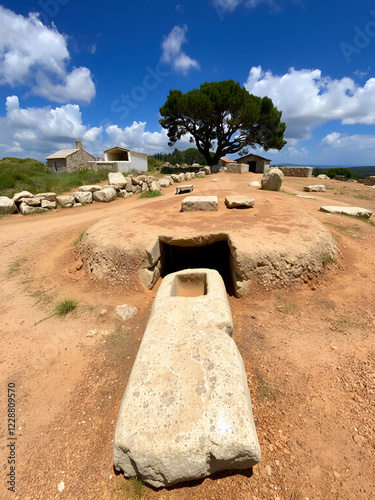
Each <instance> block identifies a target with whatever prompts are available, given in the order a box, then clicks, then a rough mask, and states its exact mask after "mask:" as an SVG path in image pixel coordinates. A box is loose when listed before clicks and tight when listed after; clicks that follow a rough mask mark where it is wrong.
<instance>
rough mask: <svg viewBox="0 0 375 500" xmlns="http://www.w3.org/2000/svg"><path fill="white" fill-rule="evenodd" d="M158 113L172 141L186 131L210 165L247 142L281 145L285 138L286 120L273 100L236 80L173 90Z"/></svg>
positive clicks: (172, 142)
mask: <svg viewBox="0 0 375 500" xmlns="http://www.w3.org/2000/svg"><path fill="white" fill-rule="evenodd" d="M160 114H161V116H162V117H163V118H161V119H160V120H159V122H160V124H161V126H162V127H163V128H165V129H167V130H168V137H169V146H173V145H174V144H175V143H176V142H177V141H178V140H179V139H181V137H183V136H184V135H185V134H188V135H190V142H192V143H193V142H195V144H196V146H197V149H198V151H199V152H200V153H201V154H202V155H203V156H204V157H205V159H206V162H207V164H208V165H215V164H217V162H218V161H219V159H220V158H221V157H222V156H225V155H227V154H231V153H237V152H239V151H241V150H243V149H244V148H245V147H246V146H250V147H253V148H255V147H256V146H261V147H263V149H264V150H266V151H267V150H268V149H270V148H273V149H278V150H280V149H281V148H282V147H283V146H284V145H285V144H286V141H285V140H284V132H285V128H286V125H285V123H283V122H281V121H280V120H281V111H278V109H277V108H276V107H275V106H274V105H273V102H272V100H271V99H270V98H269V97H263V98H261V97H257V96H254V95H252V94H250V93H249V92H248V91H247V90H246V89H245V88H244V87H241V85H240V84H239V83H235V82H234V81H233V80H225V81H221V82H205V83H203V84H202V85H201V86H200V88H199V89H193V90H190V91H189V92H186V93H185V94H183V93H182V92H181V91H180V90H170V92H169V95H168V97H167V100H166V102H165V104H164V105H163V106H162V107H161V108H160ZM215 145H216V151H215V154H214V155H213V156H212V155H211V154H210V151H212V150H215Z"/></svg>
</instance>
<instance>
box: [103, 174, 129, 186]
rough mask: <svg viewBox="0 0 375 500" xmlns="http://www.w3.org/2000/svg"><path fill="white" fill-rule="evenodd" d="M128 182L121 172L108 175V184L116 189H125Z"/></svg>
mask: <svg viewBox="0 0 375 500" xmlns="http://www.w3.org/2000/svg"><path fill="white" fill-rule="evenodd" d="M126 182H127V180H126V179H125V177H124V176H123V174H122V173H121V172H110V173H109V174H108V184H109V185H110V186H113V187H114V188H115V189H116V188H117V189H122V188H124V187H125V185H126Z"/></svg>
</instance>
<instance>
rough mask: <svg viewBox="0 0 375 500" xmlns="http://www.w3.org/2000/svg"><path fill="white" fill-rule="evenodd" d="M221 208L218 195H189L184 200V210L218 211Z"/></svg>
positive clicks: (182, 206) (182, 207) (182, 209)
mask: <svg viewBox="0 0 375 500" xmlns="http://www.w3.org/2000/svg"><path fill="white" fill-rule="evenodd" d="M217 210H219V203H218V199H217V196H188V197H187V198H184V199H183V200H182V205H181V211H182V212H196V211H204V212H216V211H217Z"/></svg>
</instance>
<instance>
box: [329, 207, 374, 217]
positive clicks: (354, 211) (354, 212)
mask: <svg viewBox="0 0 375 500" xmlns="http://www.w3.org/2000/svg"><path fill="white" fill-rule="evenodd" d="M320 211H321V212H326V213H328V214H344V215H351V216H352V217H367V218H370V217H371V215H372V212H371V210H367V209H366V208H360V207H337V206H326V207H320Z"/></svg>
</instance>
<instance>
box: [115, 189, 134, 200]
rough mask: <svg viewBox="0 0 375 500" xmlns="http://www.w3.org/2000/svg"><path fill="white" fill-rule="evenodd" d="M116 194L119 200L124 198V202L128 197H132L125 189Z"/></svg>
mask: <svg viewBox="0 0 375 500" xmlns="http://www.w3.org/2000/svg"><path fill="white" fill-rule="evenodd" d="M118 193H119V197H120V198H124V199H125V200H126V198H130V196H133V193H132V192H131V193H129V192H128V191H126V190H125V189H120V191H119V192H118Z"/></svg>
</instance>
